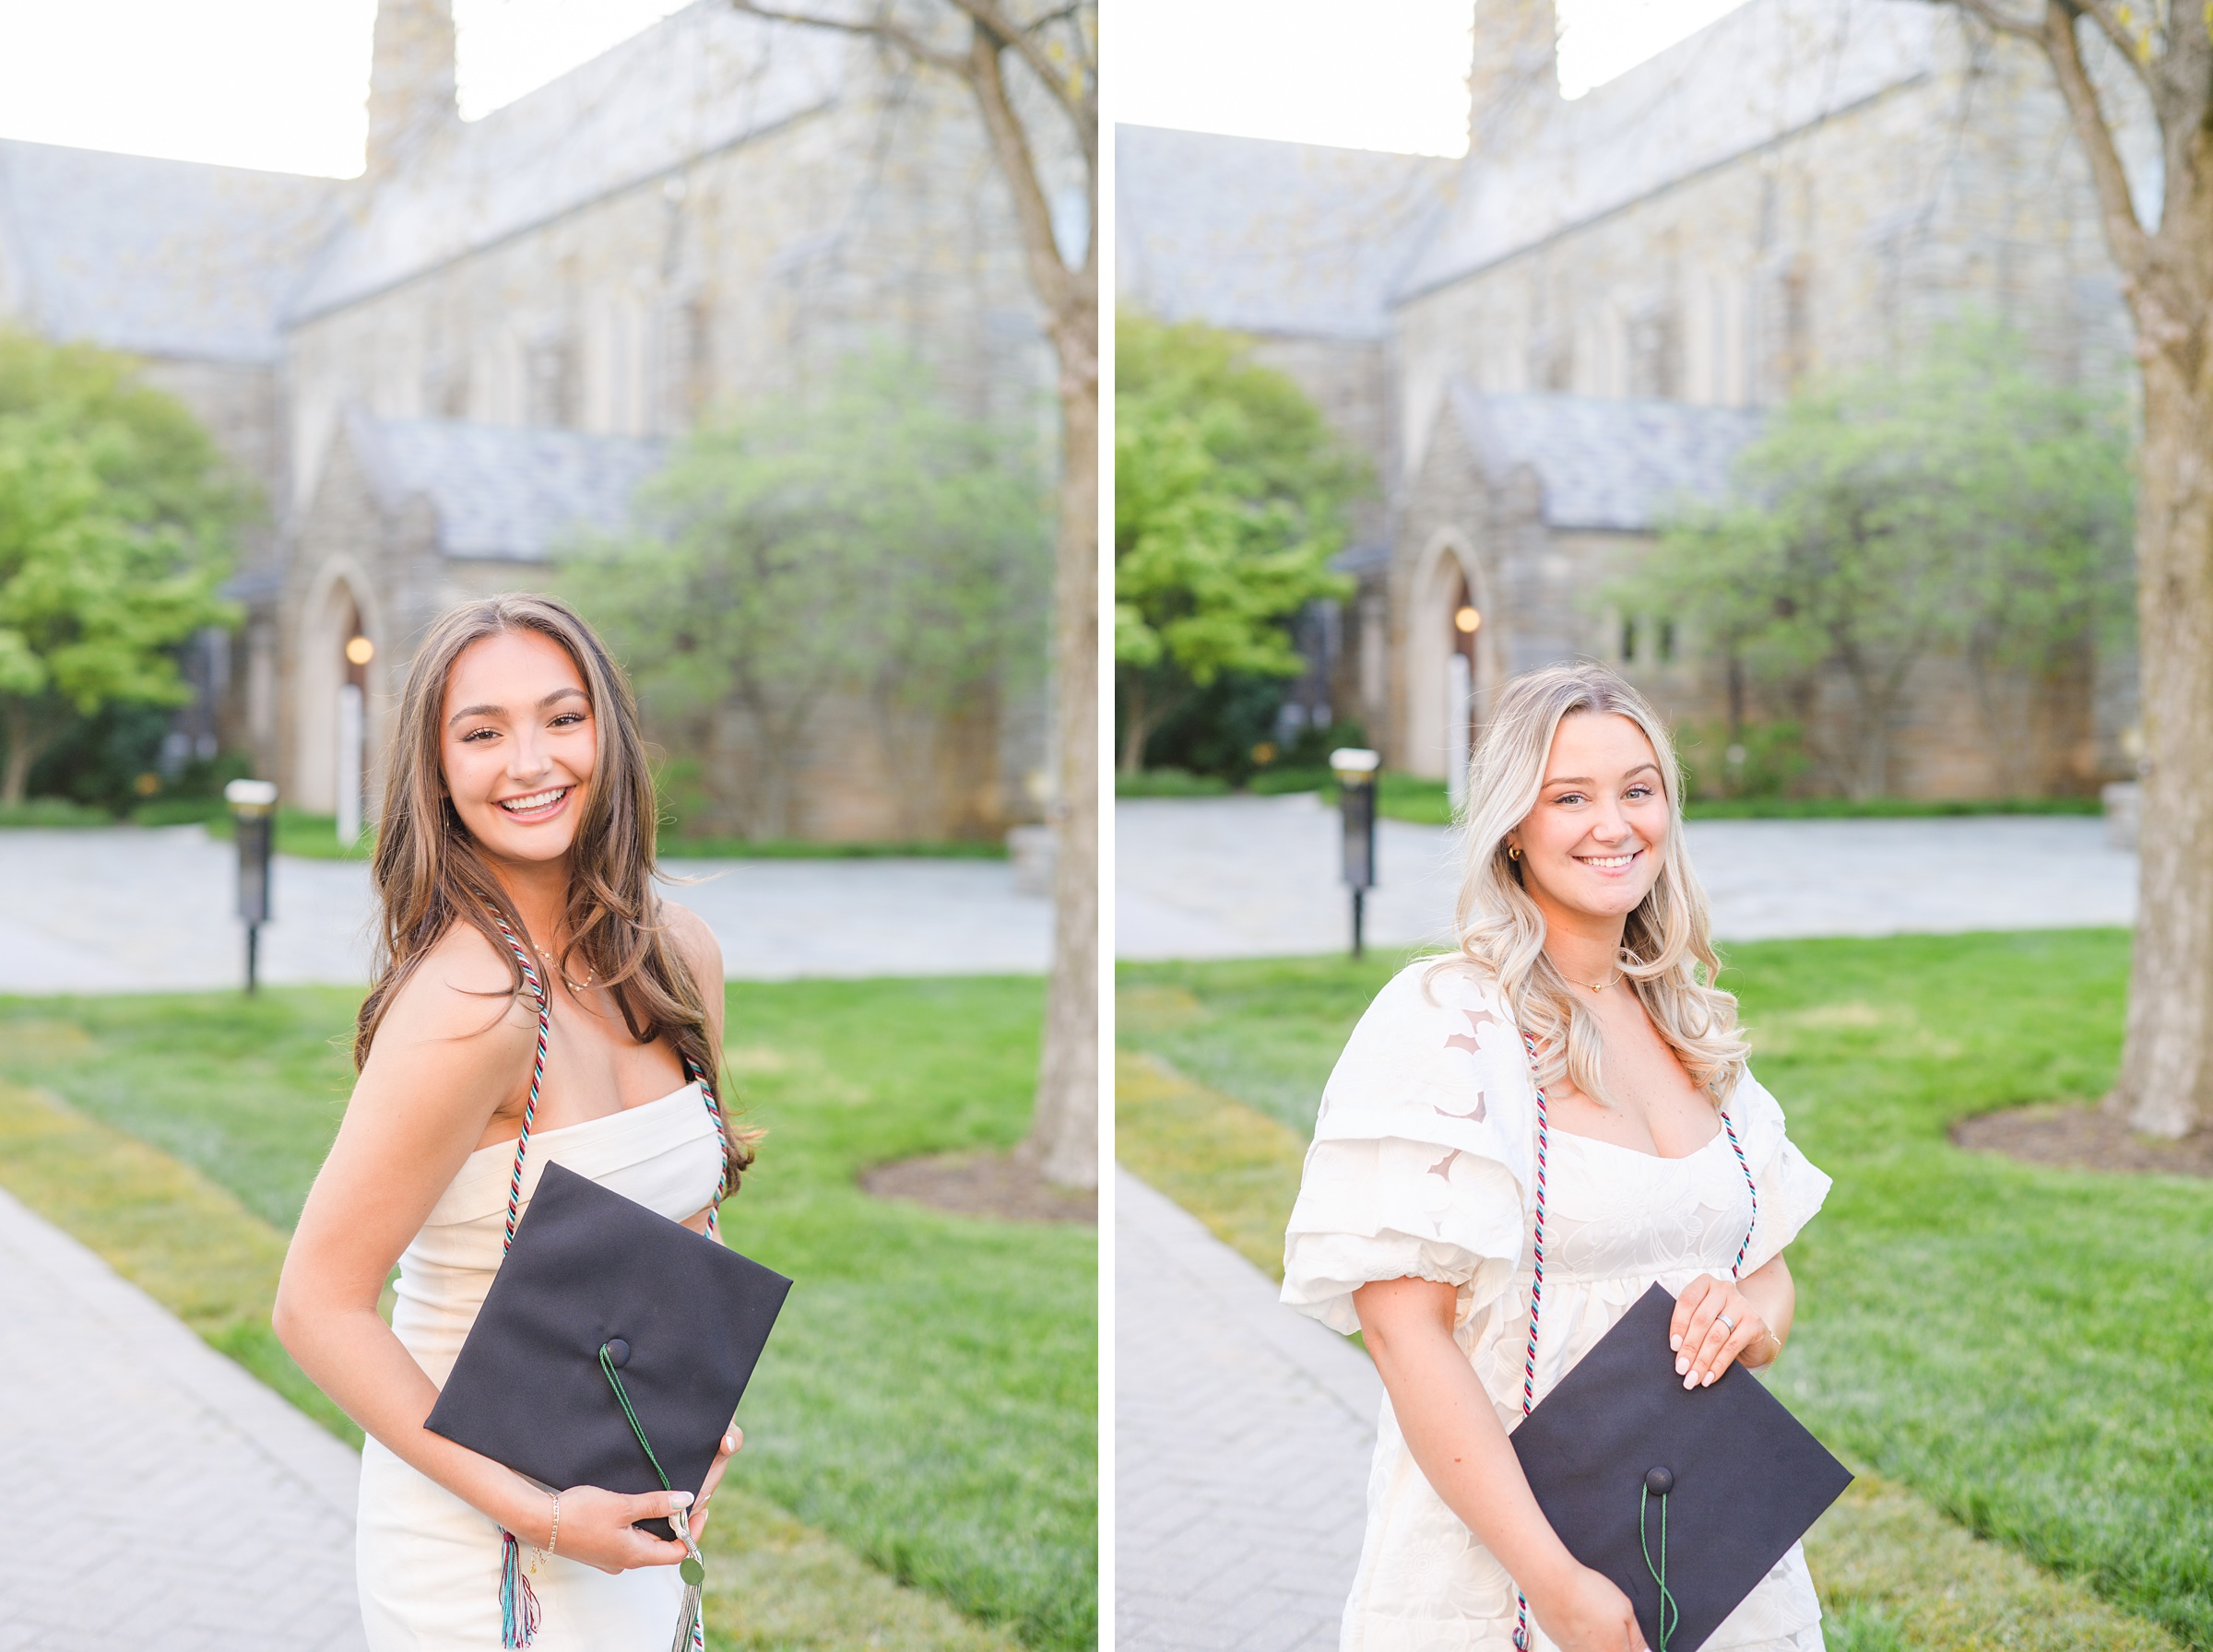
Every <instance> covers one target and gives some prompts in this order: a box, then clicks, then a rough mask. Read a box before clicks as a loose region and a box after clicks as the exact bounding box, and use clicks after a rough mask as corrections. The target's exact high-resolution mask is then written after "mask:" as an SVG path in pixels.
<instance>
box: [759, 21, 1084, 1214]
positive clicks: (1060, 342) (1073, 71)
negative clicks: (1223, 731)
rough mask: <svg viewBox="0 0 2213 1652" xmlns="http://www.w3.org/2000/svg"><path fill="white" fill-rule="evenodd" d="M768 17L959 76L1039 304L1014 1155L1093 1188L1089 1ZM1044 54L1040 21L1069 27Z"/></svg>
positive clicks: (1051, 1176)
mask: <svg viewBox="0 0 2213 1652" xmlns="http://www.w3.org/2000/svg"><path fill="white" fill-rule="evenodd" d="M730 3H731V4H732V5H734V6H736V7H737V8H738V9H739V10H740V11H744V12H750V13H751V15H753V16H754V17H758V18H768V19H770V20H772V21H779V22H787V23H798V24H801V25H804V26H806V27H809V28H815V29H839V30H842V31H843V32H845V33H847V34H855V35H861V36H865V37H867V38H870V39H872V40H874V41H878V42H879V43H881V44H882V45H885V46H887V47H890V48H892V49H893V50H896V51H898V52H901V53H905V55H906V56H907V57H908V58H909V59H911V60H912V61H914V62H916V63H918V64H927V65H930V66H931V67H933V68H935V69H937V70H938V71H940V72H941V73H943V74H947V75H951V76H952V77H954V78H955V79H957V80H959V81H961V82H962V83H963V84H964V85H965V86H966V87H967V88H968V90H969V92H970V94H971V95H972V96H973V97H974V98H975V100H976V115H977V117H978V119H979V120H980V121H981V122H982V124H983V128H984V135H985V136H986V138H987V139H988V142H989V145H990V148H991V157H992V159H993V161H994V162H995V164H996V165H997V166H998V169H999V174H1000V179H1001V180H1002V181H1003V182H1004V183H1005V184H1006V186H1007V192H1008V194H1009V195H1010V196H1012V205H1013V208H1014V220H1015V227H1016V229H1017V230H1018V231H1019V233H1020V236H1021V242H1022V251H1023V262H1024V266H1025V268H1026V270H1027V272H1028V275H1029V279H1030V289H1031V291H1032V292H1033V293H1035V295H1036V298H1037V301H1038V304H1039V307H1040V308H1042V309H1043V310H1044V312H1045V318H1046V322H1045V325H1046V331H1047V334H1048V335H1049V336H1051V339H1052V343H1053V352H1054V355H1055V357H1056V358H1057V359H1058V361H1059V397H1060V453H1061V465H1060V530H1059V542H1058V545H1057V548H1056V551H1055V556H1054V571H1053V664H1054V675H1055V680H1056V682H1057V683H1058V686H1059V700H1058V702H1057V715H1056V717H1055V722H1054V734H1055V746H1056V751H1055V760H1056V763H1055V766H1056V772H1057V773H1058V776H1059V786H1058V800H1057V802H1056V804H1055V819H1054V826H1055V831H1056V858H1055V863H1054V872H1053V962H1052V975H1051V977H1050V979H1049V980H1048V981H1047V984H1046V995H1045V1003H1046V1011H1045V1045H1044V1051H1043V1059H1042V1062H1041V1064H1040V1070H1039V1074H1038V1081H1037V1101H1036V1111H1035V1115H1033V1117H1032V1120H1031V1125H1030V1133H1029V1136H1028V1137H1027V1139H1025V1140H1024V1142H1023V1145H1022V1148H1021V1149H1020V1151H1021V1153H1022V1154H1023V1155H1024V1157H1025V1158H1027V1159H1029V1160H1031V1161H1032V1162H1035V1163H1036V1164H1037V1165H1038V1166H1039V1167H1040V1169H1041V1170H1042V1171H1043V1173H1044V1174H1045V1176H1046V1178H1047V1180H1048V1181H1053V1182H1059V1183H1061V1184H1063V1185H1066V1186H1075V1187H1095V1186H1098V1180H1099V1158H1098V1114H1099V1092H1098V1080H1099V1059H1098V1031H1099V1015H1098V1008H1099V1006H1098V989H1099V961H1098V932H1099V885H1098V853H1099V831H1098V813H1099V775H1098V756H1099V735H1098V710H1099V679H1098V629H1099V602H1098V577H1099V575H1098V560H1099V529H1098V521H1099V453H1098V435H1099V278H1098V277H1099V272H1098V244H1099V237H1098V218H1099V214H1098V81H1097V70H1096V65H1095V62H1094V60H1093V53H1092V46H1091V43H1090V42H1091V41H1092V40H1093V38H1094V37H1093V36H1092V34H1091V29H1093V28H1094V27H1095V14H1092V17H1091V21H1090V22H1088V23H1087V22H1086V21H1085V20H1084V16H1083V14H1088V13H1091V7H1090V6H1087V5H1084V4H1081V3H1079V4H1077V5H1073V6H1060V7H1054V8H1049V9H1047V10H1046V11H1044V12H1042V13H1041V14H1040V15H1039V16H1037V17H1036V18H1031V19H1024V18H1019V17H1017V16H1016V15H1014V14H1013V13H1012V12H1011V11H1010V10H1009V9H1007V8H1006V6H1003V5H1002V4H1001V0H946V3H947V6H949V8H950V12H949V14H948V15H950V16H952V17H958V18H964V19H965V20H966V22H967V24H968V30H967V33H968V41H967V49H966V51H965V52H964V53H951V52H945V51H941V50H939V49H938V47H937V46H935V45H934V44H933V43H932V39H934V38H935V36H934V32H933V31H929V30H928V29H926V30H925V32H929V33H931V38H925V37H924V33H917V32H916V31H915V30H914V29H909V28H908V27H906V25H905V23H904V22H903V21H902V20H901V19H900V18H896V17H893V16H892V15H889V14H890V8H888V7H885V8H882V9H879V10H878V11H877V12H876V15H875V16H874V17H873V18H867V19H865V20H864V19H861V18H839V17H832V16H828V15H825V14H820V13H814V12H811V11H794V10H787V9H786V8H785V7H784V6H776V5H763V4H762V0H730ZM1071 23H1072V25H1073V27H1074V34H1073V37H1072V38H1071V36H1069V35H1067V34H1063V35H1062V36H1060V37H1059V44H1060V46H1061V47H1062V48H1065V50H1061V51H1056V50H1055V49H1054V48H1053V47H1052V46H1051V45H1049V44H1048V43H1047V41H1046V40H1045V39H1044V38H1043V35H1042V33H1041V31H1042V30H1045V29H1049V28H1052V27H1055V26H1056V25H1068V24H1071ZM1007 53H1012V55H1013V56H1014V57H1015V58H1016V59H1018V60H1019V61H1020V62H1022V63H1023V64H1024V65H1027V67H1028V69H1029V72H1030V73H1031V75H1032V76H1034V77H1035V85H1036V88H1037V89H1040V90H1042V91H1043V92H1044V93H1045V94H1046V95H1047V97H1049V98H1050V99H1051V100H1053V101H1054V102H1055V103H1057V104H1058V105H1059V110H1060V112H1061V113H1062V115H1063V116H1065V117H1066V119H1067V120H1068V122H1069V123H1070V128H1071V133H1072V135H1073V136H1074V138H1075V141H1076V145H1077V148H1078V149H1079V151H1080V152H1081V154H1082V157H1083V171H1084V180H1085V190H1086V195H1087V201H1086V205H1087V206H1088V207H1089V209H1090V211H1089V219H1088V225H1087V230H1086V233H1085V238H1084V251H1083V260H1082V262H1081V264H1080V265H1078V266H1075V267H1072V268H1071V266H1070V265H1069V262H1068V261H1067V259H1066V257H1065V256H1064V254H1063V253H1062V250H1061V247H1060V243H1059V237H1058V236H1057V235H1056V234H1055V232H1054V228H1053V214H1052V208H1051V207H1050V205H1049V204H1048V202H1047V196H1046V190H1045V187H1044V184H1043V182H1042V177H1043V174H1042V173H1041V171H1040V170H1039V167H1038V163H1037V157H1036V151H1035V146H1034V145H1033V144H1032V142H1031V137H1030V134H1029V132H1028V131H1027V129H1026V128H1025V127H1024V124H1023V117H1022V116H1021V115H1020V114H1019V113H1018V112H1016V109H1015V105H1014V100H1013V99H1012V97H1011V96H1010V95H1009V92H1008V89H1007V83H1006V79H1005V75H1004V66H1003V64H1002V61H1001V59H1002V57H1003V56H1004V55H1005V54H1007Z"/></svg>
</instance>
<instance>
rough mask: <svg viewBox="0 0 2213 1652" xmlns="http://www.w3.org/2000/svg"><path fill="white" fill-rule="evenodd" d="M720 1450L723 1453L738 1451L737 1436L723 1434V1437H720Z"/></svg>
mask: <svg viewBox="0 0 2213 1652" xmlns="http://www.w3.org/2000/svg"><path fill="white" fill-rule="evenodd" d="M722 1448H723V1449H724V1450H725V1451H735V1450H737V1449H738V1436H737V1435H736V1434H725V1435H723V1436H722Z"/></svg>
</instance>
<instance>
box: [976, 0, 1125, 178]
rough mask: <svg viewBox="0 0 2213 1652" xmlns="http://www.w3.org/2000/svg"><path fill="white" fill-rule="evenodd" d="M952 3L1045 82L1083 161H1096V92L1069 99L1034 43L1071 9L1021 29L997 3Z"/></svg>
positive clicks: (986, 0) (988, 0)
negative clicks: (1068, 122) (1078, 144)
mask: <svg viewBox="0 0 2213 1652" xmlns="http://www.w3.org/2000/svg"><path fill="white" fill-rule="evenodd" d="M952 3H953V5H954V6H957V7H959V9H960V10H962V11H964V12H965V13H966V14H967V16H968V19H969V21H970V22H972V23H973V24H975V25H976V27H977V28H979V29H986V30H988V31H989V33H990V34H991V35H992V36H993V38H994V39H995V40H996V41H997V42H998V43H999V44H1000V45H1002V46H1006V47H1010V48H1012V50H1013V51H1014V52H1015V53H1018V54H1019V55H1020V56H1021V58H1022V61H1023V62H1024V63H1025V64H1027V65H1029V68H1030V73H1031V74H1033V75H1035V76H1036V77H1037V78H1038V79H1039V80H1040V81H1042V82H1044V84H1045V89H1046V90H1047V92H1048V93H1049V94H1050V95H1051V97H1052V99H1053V100H1054V101H1055V102H1056V103H1058V104H1059V105H1060V107H1061V109H1062V110H1063V111H1064V112H1066V113H1067V115H1068V117H1069V119H1070V120H1071V121H1072V122H1074V123H1075V126H1076V131H1077V135H1078V138H1079V140H1080V141H1081V142H1082V143H1083V146H1084V151H1083V152H1084V159H1086V160H1087V161H1090V160H1094V159H1096V156H1097V146H1098V107H1097V105H1098V94H1097V91H1096V89H1095V88H1093V87H1089V86H1086V87H1084V88H1083V89H1081V90H1080V91H1079V92H1077V93H1076V94H1075V95H1074V96H1072V97H1071V95H1070V93H1069V90H1068V88H1067V87H1066V86H1065V85H1064V84H1063V83H1062V77H1061V75H1060V72H1059V66H1058V65H1055V64H1054V62H1053V60H1052V59H1051V58H1050V57H1048V56H1047V55H1046V53H1045V49H1044V47H1042V46H1040V45H1039V44H1038V43H1037V37H1036V32H1035V31H1036V30H1038V29H1044V28H1045V27H1047V25H1048V24H1049V23H1051V22H1052V21H1053V19H1054V18H1055V17H1056V16H1066V15H1068V14H1069V12H1071V11H1072V10H1073V8H1072V7H1070V8H1067V9H1066V10H1064V11H1063V12H1061V13H1059V14H1052V13H1048V14H1047V16H1046V17H1044V18H1039V19H1038V20H1037V21H1036V22H1035V23H1032V24H1028V25H1022V24H1017V23H1015V22H1014V21H1013V20H1012V18H1009V17H1008V16H1007V14H1006V12H1005V11H1004V10H1003V9H1002V8H1001V7H1000V5H999V3H998V0H952Z"/></svg>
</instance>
